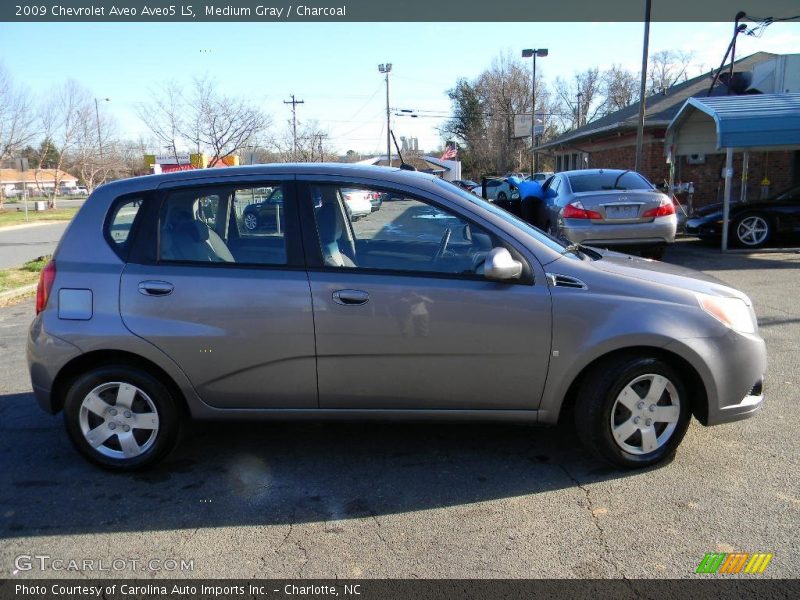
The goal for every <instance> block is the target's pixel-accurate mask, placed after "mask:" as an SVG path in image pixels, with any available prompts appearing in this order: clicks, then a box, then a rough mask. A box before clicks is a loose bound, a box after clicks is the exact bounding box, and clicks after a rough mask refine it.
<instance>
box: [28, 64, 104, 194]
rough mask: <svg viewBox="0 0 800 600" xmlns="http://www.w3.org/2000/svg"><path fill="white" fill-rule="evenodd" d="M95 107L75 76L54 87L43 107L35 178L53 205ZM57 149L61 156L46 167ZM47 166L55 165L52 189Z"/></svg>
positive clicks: (50, 167) (40, 114) (58, 155)
mask: <svg viewBox="0 0 800 600" xmlns="http://www.w3.org/2000/svg"><path fill="white" fill-rule="evenodd" d="M93 111H94V107H93V104H92V99H91V95H90V94H89V93H88V92H87V91H86V90H85V89H84V88H82V87H81V86H80V84H78V83H77V82H76V81H74V80H68V81H66V82H65V83H64V84H63V85H61V86H60V87H56V88H54V89H53V90H52V91H51V92H50V93H49V94H48V96H47V100H46V101H45V102H44V103H43V104H42V105H41V107H40V108H39V126H40V129H41V131H42V133H43V134H44V141H43V143H42V145H41V147H40V149H39V156H38V162H39V164H38V167H37V168H36V169H35V170H34V178H35V180H36V184H37V187H38V188H39V190H40V191H41V192H42V193H43V194H44V195H45V196H47V197H48V206H49V207H50V208H55V207H56V199H55V197H56V194H57V193H58V190H59V188H60V187H61V180H62V178H63V175H64V171H63V169H64V166H65V161H66V157H67V155H68V154H69V152H70V151H72V150H73V149H74V148H75V145H76V143H77V141H78V138H79V136H80V135H81V132H82V131H84V130H85V129H86V128H87V121H88V120H90V119H92V114H93ZM92 120H93V119H92ZM53 152H54V153H55V155H57V157H58V158H57V160H56V161H55V162H54V163H52V164H50V165H49V166H48V167H44V166H43V163H44V160H47V157H48V156H49V155H50V154H51V153H53ZM43 168H49V169H53V183H54V185H53V189H52V190H49V189H47V188H45V186H44V185H43V182H42V175H41V170H42V169H43Z"/></svg>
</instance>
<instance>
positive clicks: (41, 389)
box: [26, 315, 81, 414]
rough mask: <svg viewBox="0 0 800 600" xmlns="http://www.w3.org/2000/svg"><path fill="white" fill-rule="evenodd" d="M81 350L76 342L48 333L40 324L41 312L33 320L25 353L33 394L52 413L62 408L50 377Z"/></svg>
mask: <svg viewBox="0 0 800 600" xmlns="http://www.w3.org/2000/svg"><path fill="white" fill-rule="evenodd" d="M80 354H81V351H80V350H79V349H78V347H77V346H74V345H72V344H70V343H69V342H67V341H65V340H62V339H61V338H59V337H56V336H54V335H50V334H49V333H47V332H46V331H45V330H44V327H43V326H42V318H41V315H39V316H37V317H36V318H35V319H34V320H33V323H32V324H31V328H30V331H29V333H28V345H27V349H26V355H27V359H28V370H29V371H30V376H31V386H32V387H33V394H34V396H36V401H37V403H38V404H39V406H40V407H41V408H42V410H43V411H45V412H47V413H50V414H55V413H57V412H58V411H59V410H61V406H59V405H58V402H57V399H56V398H54V397H53V394H52V390H53V381H55V378H56V375H58V373H59V371H61V369H62V368H63V367H64V365H66V364H67V363H68V362H69V361H71V360H72V359H73V358H75V357H77V356H79V355H80Z"/></svg>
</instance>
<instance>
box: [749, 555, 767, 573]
mask: <svg viewBox="0 0 800 600" xmlns="http://www.w3.org/2000/svg"><path fill="white" fill-rule="evenodd" d="M772 556H773V555H772V554H765V553H758V554H753V556H752V558H751V559H750V562H748V563H747V566H746V567H745V568H744V572H745V573H763V572H764V569H766V568H767V565H768V564H769V561H771V560H772Z"/></svg>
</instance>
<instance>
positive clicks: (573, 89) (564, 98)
mask: <svg viewBox="0 0 800 600" xmlns="http://www.w3.org/2000/svg"><path fill="white" fill-rule="evenodd" d="M555 90H556V95H557V96H558V113H559V114H558V117H559V119H560V121H561V123H562V125H563V126H564V128H565V129H574V128H576V127H580V126H581V125H583V124H585V123H589V122H591V121H594V120H595V119H596V118H597V117H598V116H601V115H602V114H603V113H604V111H605V98H604V96H603V85H602V77H601V75H600V69H598V68H597V67H594V68H591V69H586V70H585V71H581V72H578V73H575V74H574V75H573V76H572V81H567V80H564V79H562V78H560V77H556V81H555Z"/></svg>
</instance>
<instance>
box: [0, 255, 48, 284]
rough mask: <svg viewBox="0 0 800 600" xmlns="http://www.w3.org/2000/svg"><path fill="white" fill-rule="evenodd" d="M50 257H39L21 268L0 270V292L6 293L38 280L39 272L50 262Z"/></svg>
mask: <svg viewBox="0 0 800 600" xmlns="http://www.w3.org/2000/svg"><path fill="white" fill-rule="evenodd" d="M50 258H51V257H50V256H49V255H48V256H40V257H39V258H35V259H33V260H29V261H28V262H26V263H25V264H24V265H22V266H21V267H15V268H13V269H0V292H7V291H8V290H13V289H15V288H18V287H22V286H24V285H28V284H29V283H36V282H37V281H38V280H39V272H40V271H41V270H42V269H43V268H44V266H45V265H46V264H47V261H49V260H50Z"/></svg>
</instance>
